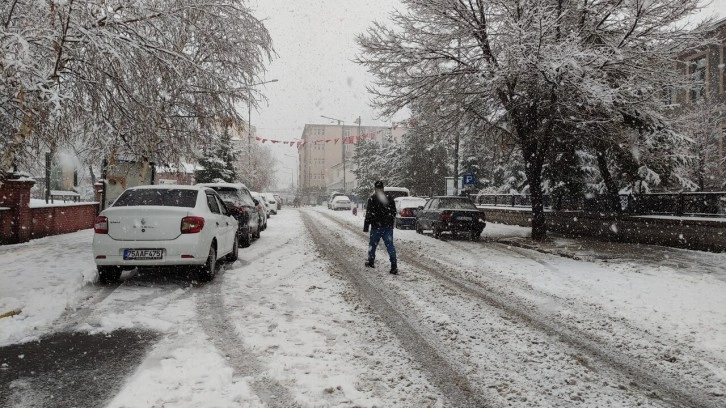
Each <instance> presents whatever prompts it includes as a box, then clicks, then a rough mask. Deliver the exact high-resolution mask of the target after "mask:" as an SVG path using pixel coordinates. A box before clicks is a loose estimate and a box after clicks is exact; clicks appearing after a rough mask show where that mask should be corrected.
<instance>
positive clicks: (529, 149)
mask: <svg viewBox="0 0 726 408" xmlns="http://www.w3.org/2000/svg"><path fill="white" fill-rule="evenodd" d="M522 153H523V156H524V162H525V166H526V171H525V173H526V175H527V183H528V184H529V194H530V198H531V199H532V239H533V240H535V241H542V240H544V239H545V238H547V224H546V220H545V213H544V194H543V192H542V165H543V163H544V158H543V157H540V155H544V153H541V152H539V151H538V149H537V141H529V142H528V143H526V144H523V145H522Z"/></svg>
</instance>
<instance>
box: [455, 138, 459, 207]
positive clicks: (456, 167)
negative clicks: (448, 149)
mask: <svg viewBox="0 0 726 408" xmlns="http://www.w3.org/2000/svg"><path fill="white" fill-rule="evenodd" d="M454 195H457V196H458V195H459V131H458V130H457V131H456V136H455V139H454Z"/></svg>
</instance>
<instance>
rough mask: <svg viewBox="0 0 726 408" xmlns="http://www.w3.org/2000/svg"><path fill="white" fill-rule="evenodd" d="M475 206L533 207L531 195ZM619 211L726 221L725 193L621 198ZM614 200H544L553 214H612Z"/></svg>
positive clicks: (482, 197) (489, 199) (486, 197)
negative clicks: (717, 218)
mask: <svg viewBox="0 0 726 408" xmlns="http://www.w3.org/2000/svg"><path fill="white" fill-rule="evenodd" d="M472 199H473V200H474V203H475V204H476V205H484V206H495V207H510V208H517V207H531V206H532V199H531V197H530V195H529V194H478V195H476V196H472ZM619 199H620V200H619V205H620V210H621V211H622V212H623V213H627V214H638V215H675V216H683V215H688V216H711V217H713V216H718V217H726V192H683V193H648V194H621V195H620V196H619ZM610 200H611V198H610V197H609V196H606V195H596V196H588V197H567V196H555V197H550V196H549V195H545V196H544V206H545V208H547V209H551V210H554V211H559V210H565V211H568V210H569V211H573V210H574V211H585V212H601V213H604V212H612V210H613V205H612V204H611V202H610Z"/></svg>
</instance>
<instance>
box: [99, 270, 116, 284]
mask: <svg viewBox="0 0 726 408" xmlns="http://www.w3.org/2000/svg"><path fill="white" fill-rule="evenodd" d="M97 270H98V283H100V284H102V285H108V284H111V283H116V282H118V281H119V280H120V279H121V268H119V267H118V266H98V267H97Z"/></svg>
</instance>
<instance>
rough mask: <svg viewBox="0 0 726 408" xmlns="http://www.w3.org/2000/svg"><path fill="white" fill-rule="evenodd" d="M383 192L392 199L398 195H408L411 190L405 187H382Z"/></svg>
mask: <svg viewBox="0 0 726 408" xmlns="http://www.w3.org/2000/svg"><path fill="white" fill-rule="evenodd" d="M383 192H385V193H386V194H388V195H390V196H391V197H393V198H394V199H396V198H398V197H409V196H410V195H411V192H410V191H409V190H408V189H407V188H406V187H383Z"/></svg>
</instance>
